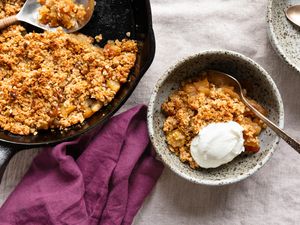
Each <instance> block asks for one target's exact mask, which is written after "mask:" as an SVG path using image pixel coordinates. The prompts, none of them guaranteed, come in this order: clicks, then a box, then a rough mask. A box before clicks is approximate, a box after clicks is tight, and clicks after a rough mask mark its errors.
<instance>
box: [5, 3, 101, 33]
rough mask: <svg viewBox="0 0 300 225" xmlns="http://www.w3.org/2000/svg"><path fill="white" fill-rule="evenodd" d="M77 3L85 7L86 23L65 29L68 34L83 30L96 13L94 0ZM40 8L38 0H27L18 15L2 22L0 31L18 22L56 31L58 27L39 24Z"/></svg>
mask: <svg viewBox="0 0 300 225" xmlns="http://www.w3.org/2000/svg"><path fill="white" fill-rule="evenodd" d="M75 2H76V3H77V4H82V5H83V6H84V7H85V10H86V15H85V18H84V22H82V23H80V24H78V26H76V27H74V28H71V29H66V28H63V29H64V31H65V32H66V33H72V32H75V31H78V30H79V29H81V28H83V27H84V26H85V25H86V24H87V23H88V22H89V20H90V19H91V17H92V15H93V12H94V6H95V1H94V0H76V1H75ZM40 7H41V5H40V3H38V1H37V0H27V1H26V2H25V3H24V5H23V7H22V9H21V10H20V12H19V13H18V14H17V15H14V16H9V17H6V18H3V19H1V20H0V30H1V29H3V28H6V27H8V26H10V25H12V24H14V23H16V22H18V21H22V22H26V23H29V24H31V25H33V26H36V27H39V28H41V29H44V30H50V31H54V30H56V28H57V27H50V26H48V25H44V24H41V23H40V22H39V20H38V18H39V8H40Z"/></svg>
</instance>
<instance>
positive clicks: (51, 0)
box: [38, 0, 86, 29]
mask: <svg viewBox="0 0 300 225" xmlns="http://www.w3.org/2000/svg"><path fill="white" fill-rule="evenodd" d="M38 2H39V3H40V4H41V6H42V7H41V8H40V9H39V14H40V16H39V22H40V23H42V24H45V25H47V24H48V25H49V26H50V27H58V26H62V27H64V28H66V29H71V28H76V27H77V26H78V24H81V23H82V22H84V19H85V15H86V10H85V8H84V6H83V5H81V4H76V3H75V2H74V0H38Z"/></svg>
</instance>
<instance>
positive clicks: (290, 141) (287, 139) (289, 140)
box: [242, 96, 300, 153]
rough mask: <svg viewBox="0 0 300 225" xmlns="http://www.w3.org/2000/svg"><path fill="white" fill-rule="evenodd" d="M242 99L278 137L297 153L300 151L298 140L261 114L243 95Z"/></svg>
mask: <svg viewBox="0 0 300 225" xmlns="http://www.w3.org/2000/svg"><path fill="white" fill-rule="evenodd" d="M242 100H243V102H244V103H245V104H246V105H247V106H248V107H249V108H250V109H251V110H252V111H253V112H254V113H255V114H256V115H257V116H258V117H259V118H260V119H261V120H262V121H264V122H265V124H267V126H268V127H270V128H271V129H272V130H273V131H274V132H275V133H276V134H277V135H278V136H279V137H281V138H282V139H283V140H284V141H285V142H286V143H288V144H289V145H290V146H291V147H292V148H294V149H295V150H296V151H297V152H298V153H300V143H299V142H298V141H296V140H295V139H294V138H292V137H290V136H289V135H288V134H287V133H285V132H284V131H283V130H282V129H280V128H279V127H278V126H277V125H276V124H274V123H273V122H272V121H271V120H269V119H268V118H267V117H265V116H264V115H263V114H261V113H260V112H259V111H258V110H257V109H256V108H254V107H253V106H252V105H251V104H250V103H249V102H248V101H247V100H246V99H245V97H244V96H242Z"/></svg>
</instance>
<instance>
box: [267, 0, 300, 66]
mask: <svg viewBox="0 0 300 225" xmlns="http://www.w3.org/2000/svg"><path fill="white" fill-rule="evenodd" d="M273 3H274V0H269V1H268V9H267V23H268V27H267V31H268V32H267V33H268V37H269V40H270V42H271V45H272V47H273V49H274V50H275V52H276V53H277V55H279V56H280V58H281V59H283V60H284V61H285V62H286V63H287V65H289V66H290V67H291V68H293V69H295V70H296V71H297V72H300V68H299V67H298V66H297V64H296V63H294V62H293V61H292V60H291V59H290V58H289V57H287V55H286V53H285V51H284V50H283V48H282V46H281V45H280V44H279V41H278V38H277V36H276V35H275V31H274V23H273V19H272V18H273V14H274V13H273V10H272V9H273Z"/></svg>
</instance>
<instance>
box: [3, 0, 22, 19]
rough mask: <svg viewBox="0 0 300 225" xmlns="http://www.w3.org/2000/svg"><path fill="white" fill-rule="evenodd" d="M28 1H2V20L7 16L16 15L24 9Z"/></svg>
mask: <svg viewBox="0 0 300 225" xmlns="http://www.w3.org/2000/svg"><path fill="white" fill-rule="evenodd" d="M25 1H26V0H4V1H3V0H1V1H0V19H3V18H4V17H6V16H13V15H16V14H17V13H18V12H19V11H20V10H21V8H22V6H23V4H24V3H25Z"/></svg>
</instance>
